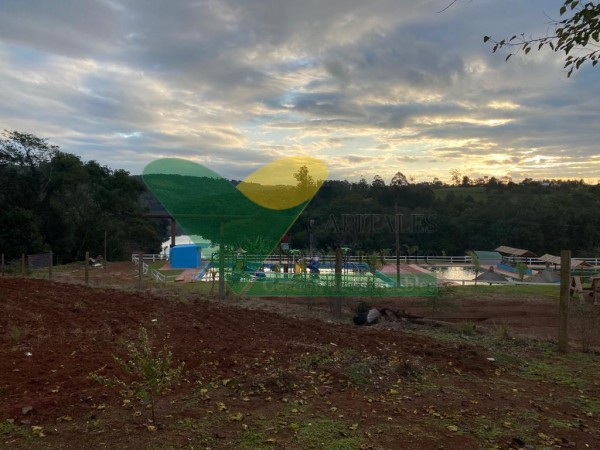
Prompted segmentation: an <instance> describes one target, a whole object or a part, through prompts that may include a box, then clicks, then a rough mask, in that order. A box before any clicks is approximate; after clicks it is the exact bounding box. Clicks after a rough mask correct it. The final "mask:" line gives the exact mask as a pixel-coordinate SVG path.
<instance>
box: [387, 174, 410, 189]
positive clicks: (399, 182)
mask: <svg viewBox="0 0 600 450" xmlns="http://www.w3.org/2000/svg"><path fill="white" fill-rule="evenodd" d="M408 184H409V183H408V180H407V179H406V176H405V175H404V174H403V173H402V172H396V175H394V177H393V178H392V182H391V185H392V186H408Z"/></svg>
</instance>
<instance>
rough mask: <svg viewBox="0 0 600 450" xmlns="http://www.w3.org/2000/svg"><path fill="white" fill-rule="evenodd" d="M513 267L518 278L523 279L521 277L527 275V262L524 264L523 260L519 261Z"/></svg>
mask: <svg viewBox="0 0 600 450" xmlns="http://www.w3.org/2000/svg"><path fill="white" fill-rule="evenodd" d="M515 268H516V269H517V274H518V275H519V280H521V281H523V278H525V275H527V270H528V269H529V268H528V267H527V264H525V263H524V262H520V263H517V265H516V266H515Z"/></svg>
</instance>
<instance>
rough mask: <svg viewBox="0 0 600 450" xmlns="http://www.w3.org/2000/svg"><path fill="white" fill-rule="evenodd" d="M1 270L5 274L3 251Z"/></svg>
mask: <svg viewBox="0 0 600 450" xmlns="http://www.w3.org/2000/svg"><path fill="white" fill-rule="evenodd" d="M0 272H1V274H2V276H4V253H2V263H1V264H0Z"/></svg>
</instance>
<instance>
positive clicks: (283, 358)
mask: <svg viewBox="0 0 600 450" xmlns="http://www.w3.org/2000/svg"><path fill="white" fill-rule="evenodd" d="M127 264H129V265H128V266H125V265H124V266H123V267H122V269H118V270H117V268H115V266H113V267H112V272H110V271H109V272H108V274H110V273H112V274H113V278H111V280H112V282H114V284H115V285H120V286H122V285H123V284H125V282H126V281H127V282H129V283H130V285H131V286H133V285H134V284H135V279H134V277H135V270H134V269H133V268H132V267H131V264H130V263H127ZM108 274H102V273H99V272H97V274H96V275H94V277H95V278H94V277H93V278H92V280H96V281H95V282H92V283H91V284H102V283H107V281H108V276H109V275H108ZM61 276H66V275H63V274H62V273H56V274H55V278H60V277H61ZM78 277H79V274H77V277H75V278H77V280H75V281H81V280H79V279H78ZM71 281H73V276H72V277H71ZM388 302H389V300H388ZM411 302H412V303H411ZM550 302H551V301H550V300H547V299H535V298H531V299H526V300H523V299H520V300H519V301H518V302H514V301H513V302H511V301H510V299H504V300H502V299H488V300H486V301H484V302H482V301H477V300H468V301H464V302H461V303H460V304H459V308H458V309H456V310H454V311H451V312H450V311H449V312H445V313H444V314H445V315H446V317H445V319H446V320H453V317H454V319H456V318H467V319H468V318H469V317H470V318H471V319H472V320H473V322H476V323H479V324H482V323H483V324H485V322H488V324H489V327H490V329H494V327H496V326H497V324H498V323H509V324H510V327H511V329H515V330H519V331H523V334H532V335H535V336H537V337H548V336H550V335H551V334H553V327H554V326H555V322H553V321H556V320H557V318H556V317H555V313H554V312H553V311H554V309H556V308H555V305H551V304H550ZM328 305H329V300H328V299H317V300H311V301H310V302H309V301H307V300H306V299H260V300H256V299H246V300H227V301H226V302H224V303H223V302H217V301H215V299H213V298H208V297H203V296H201V295H198V294H193V293H192V294H189V295H185V296H183V295H181V294H180V293H178V292H177V291H175V290H171V291H169V290H167V291H164V290H163V291H160V290H158V289H147V290H145V291H142V292H135V291H133V289H131V291H130V292H126V291H123V290H118V289H110V288H99V287H96V288H92V287H86V286H82V285H77V284H66V283H61V282H48V281H45V280H40V279H21V278H0V374H2V375H1V376H0V447H2V448H32V449H37V448H65V449H67V448H73V449H79V448H101V447H104V448H157V449H158V448H189V449H192V448H203V449H206V448H211V449H221V448H223V449H237V448H241V449H245V448H248V449H250V448H252V449H255V448H256V449H261V448H267V449H274V448H277V449H305V448H330V449H353V448H365V449H367V448H372V449H380V448H381V449H429V448H444V449H470V448H473V449H476V448H527V447H526V446H527V445H529V446H530V447H529V448H555V447H572V448H600V431H599V429H600V420H599V418H600V401H599V400H598V399H599V395H600V385H599V382H598V378H597V373H598V370H600V364H599V361H598V357H597V356H596V355H589V354H586V355H581V354H580V356H576V355H573V356H568V357H564V356H559V355H557V354H555V353H553V351H552V350H551V348H552V346H551V345H550V344H546V343H543V342H542V343H539V342H538V343H531V342H528V341H523V340H521V339H515V338H511V337H507V336H496V335H495V334H494V333H493V332H492V333H487V334H486V333H481V332H477V331H474V332H473V333H474V334H470V333H471V332H467V333H466V334H464V335H463V334H460V333H457V332H456V331H455V330H454V331H448V332H446V331H444V332H439V333H438V332H437V331H434V330H432V331H431V333H430V332H429V331H427V330H426V331H425V332H423V330H417V329H415V327H413V326H411V325H410V324H407V323H403V322H393V323H392V322H389V323H381V324H379V325H377V326H374V327H356V326H353V325H350V324H349V319H350V317H351V311H350V305H348V307H347V308H345V309H344V317H343V318H342V320H337V321H333V320H329V319H328V318H329V317H330V316H329V311H328V307H329V306H328ZM309 306H310V308H309ZM388 306H389V305H388ZM393 306H394V307H395V308H398V304H397V303H394V304H393ZM259 308H260V309H259ZM265 308H266V309H271V311H268V310H265ZM400 309H406V310H411V311H413V312H419V311H420V312H422V313H424V312H426V308H425V307H424V306H423V304H422V303H419V301H418V300H416V299H412V300H406V303H405V304H403V305H402V307H401V308H400ZM284 311H285V314H281V312H284ZM483 317H485V320H479V319H480V318H483ZM442 318H444V317H442ZM323 319H326V320H323ZM342 322H345V323H342ZM140 326H144V327H145V328H146V329H147V330H148V331H149V333H150V334H151V336H152V337H153V339H154V342H155V343H156V345H157V346H162V344H163V343H167V344H168V345H170V346H172V348H173V355H174V358H175V360H177V361H181V362H184V363H185V368H184V375H183V378H182V380H181V381H180V383H179V384H178V385H177V386H175V387H174V388H173V389H172V390H170V391H169V392H167V393H165V394H164V395H163V396H162V397H161V398H160V399H159V400H158V405H157V407H158V411H157V413H158V420H157V422H158V423H157V424H155V425H158V429H157V430H156V431H149V429H148V425H150V424H151V423H150V422H149V420H148V418H149V410H148V404H147V402H146V401H145V400H143V399H136V398H133V397H131V396H128V395H127V394H126V393H121V392H119V391H118V390H116V389H113V388H107V387H104V386H101V385H98V384H96V383H94V382H93V381H92V380H90V378H89V374H90V373H92V372H97V373H101V374H103V375H109V376H110V375H115V376H121V373H120V371H119V367H118V366H117V364H116V363H115V361H114V359H113V355H119V356H122V357H126V356H127V355H126V353H125V347H126V343H127V342H131V341H134V340H135V339H136V336H137V333H138V329H139V327H140ZM555 329H556V328H554V330H555ZM551 331H552V332H551ZM479 337H481V338H482V342H480V341H479ZM124 400H128V401H124ZM36 427H41V428H36ZM42 435H43V436H42Z"/></svg>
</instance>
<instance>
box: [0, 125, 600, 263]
mask: <svg viewBox="0 0 600 450" xmlns="http://www.w3.org/2000/svg"><path fill="white" fill-rule="evenodd" d="M3 136H4V139H0V252H4V253H5V254H6V255H7V257H8V258H12V257H18V256H19V255H20V254H21V253H22V252H26V253H31V252H41V251H47V250H52V251H53V252H54V253H55V254H56V255H57V257H58V260H59V261H62V262H69V261H73V260H78V259H79V260H81V259H82V258H83V255H84V253H85V251H87V250H89V251H90V252H91V254H92V255H98V254H102V253H103V246H104V233H105V231H106V232H107V235H108V257H109V259H113V260H115V259H119V258H123V257H127V255H128V253H129V252H131V251H132V250H142V251H153V252H155V251H159V250H160V242H161V238H164V237H166V223H165V222H164V221H162V222H161V221H157V220H149V219H146V218H144V216H143V213H144V210H151V211H155V212H156V211H159V210H160V209H161V206H160V203H159V202H158V201H157V200H156V199H155V198H154V197H153V196H152V194H151V193H150V192H148V191H147V190H146V188H145V186H144V184H143V182H142V181H141V179H140V177H135V176H130V175H129V173H128V172H126V171H124V170H112V169H109V168H107V167H103V166H100V165H99V164H98V163H97V162H95V161H87V162H84V161H82V160H81V159H80V158H79V157H77V156H75V155H72V154H69V153H65V152H62V151H61V150H60V149H59V148H58V147H56V146H53V145H50V144H48V142H47V141H46V140H45V139H40V138H38V137H36V136H34V135H31V134H25V133H19V132H17V131H5V132H4V133H3ZM451 175H452V183H453V184H452V185H448V184H444V183H442V182H441V181H439V180H437V179H434V181H433V182H424V183H414V182H411V181H409V178H407V177H406V176H405V175H403V174H402V173H400V172H398V173H397V174H396V175H395V176H394V178H393V179H392V181H391V182H390V184H389V185H388V184H386V183H385V182H384V180H383V179H382V178H381V177H380V176H378V175H376V176H375V177H374V179H373V181H372V182H371V183H368V182H367V181H366V180H365V179H361V180H360V181H358V182H348V181H338V180H330V181H326V182H325V184H324V185H323V186H322V188H321V190H320V191H319V192H318V193H317V195H316V196H315V198H314V199H313V200H312V201H311V202H310V203H309V205H308V207H307V208H306V209H305V210H304V212H303V213H302V215H301V216H300V218H299V219H298V221H297V222H296V223H295V224H294V225H293V227H292V228H291V230H290V232H289V235H290V238H291V247H292V248H294V249H308V248H310V247H312V248H313V249H315V250H319V251H322V252H328V251H331V250H332V249H333V248H335V246H336V245H342V246H347V247H350V254H361V253H362V254H364V255H368V254H372V253H373V252H376V253H384V254H385V253H389V254H394V252H395V247H396V245H395V242H396V240H395V235H396V233H395V230H396V228H398V229H399V244H400V251H401V252H402V254H409V255H416V254H419V255H443V254H447V255H463V254H465V251H466V250H490V249H494V248H496V247H497V246H499V245H509V246H512V247H520V248H526V249H529V250H532V251H534V252H536V253H538V254H541V253H554V254H558V253H559V251H560V250H561V249H571V250H572V251H573V253H574V255H575V256H580V257H584V256H599V255H600V185H589V184H585V183H584V182H582V181H560V180H558V181H557V180H543V181H535V180H531V179H526V180H524V181H522V182H520V183H518V184H517V183H514V182H512V181H511V180H509V179H507V178H505V179H495V178H493V177H492V178H487V177H484V178H480V179H477V180H471V179H469V178H468V177H467V176H462V174H460V173H459V172H458V171H452V173H451ZM234 184H235V182H234ZM396 211H397V213H398V217H399V219H398V220H396ZM242 238H243V236H240V239H242ZM235 244H236V245H241V246H246V247H248V250H252V249H251V248H250V247H251V245H250V244H248V243H247V242H245V241H243V240H241V241H240V243H237V242H236V243H235Z"/></svg>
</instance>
